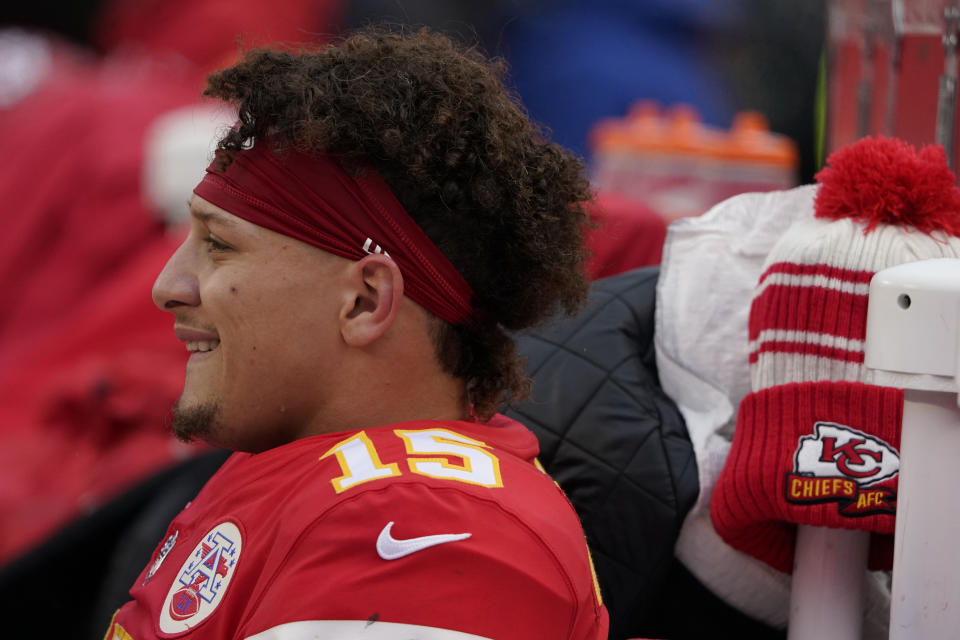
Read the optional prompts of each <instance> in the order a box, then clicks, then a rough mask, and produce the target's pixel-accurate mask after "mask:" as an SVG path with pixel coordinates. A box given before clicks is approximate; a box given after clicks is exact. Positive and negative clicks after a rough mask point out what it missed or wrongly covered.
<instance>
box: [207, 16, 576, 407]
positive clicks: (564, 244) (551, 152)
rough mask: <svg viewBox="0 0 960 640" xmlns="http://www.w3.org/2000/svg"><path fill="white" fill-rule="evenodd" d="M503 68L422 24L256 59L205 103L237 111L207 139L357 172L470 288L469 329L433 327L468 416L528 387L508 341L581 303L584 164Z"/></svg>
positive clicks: (211, 88)
mask: <svg viewBox="0 0 960 640" xmlns="http://www.w3.org/2000/svg"><path fill="white" fill-rule="evenodd" d="M504 73H505V65H504V63H503V62H502V61H496V60H494V61H491V60H488V59H487V58H485V57H484V56H483V55H482V54H481V53H480V52H478V51H477V50H476V49H474V48H468V47H464V46H462V45H458V44H456V43H454V42H453V41H451V40H450V39H449V38H447V37H446V36H443V35H440V34H437V33H432V32H430V31H428V30H426V29H423V30H420V31H417V32H415V33H409V34H398V33H391V32H388V31H386V30H383V29H378V28H369V29H366V30H363V31H360V32H356V33H354V34H353V35H351V36H349V37H347V38H346V39H345V40H344V41H343V42H341V43H338V44H336V45H332V46H328V47H326V48H323V49H320V50H314V51H297V52H288V51H278V50H265V49H261V50H254V51H250V52H248V53H247V54H246V55H245V56H244V58H243V59H242V60H241V61H240V62H239V63H237V64H236V65H234V66H233V67H230V68H228V69H225V70H223V71H219V72H216V73H214V74H212V75H211V76H210V78H209V85H208V87H207V89H206V91H205V92H204V95H206V96H210V97H215V98H220V99H223V100H226V101H228V102H231V103H233V104H235V105H237V106H238V107H239V119H240V123H239V126H238V127H236V128H235V129H233V130H231V131H230V132H228V133H226V134H225V135H224V137H223V138H222V139H221V140H220V142H219V147H220V148H222V149H230V150H239V149H241V148H243V147H244V145H245V143H248V142H249V141H250V139H258V138H264V137H270V138H272V139H273V140H275V141H276V140H279V141H280V143H281V144H290V145H292V147H293V148H295V149H297V150H299V151H302V152H306V153H314V154H316V153H330V154H336V155H337V156H338V157H339V158H341V161H342V162H343V163H344V164H349V163H350V161H351V160H352V159H353V160H362V161H364V162H369V163H371V164H373V166H374V167H375V168H376V169H377V171H379V172H380V174H381V176H382V177H383V179H384V180H385V181H386V183H387V184H388V185H389V186H390V188H391V189H392V190H393V192H394V193H395V194H396V196H397V198H398V199H399V201H400V202H401V203H402V204H403V206H404V208H405V209H406V210H407V212H409V214H410V216H411V217H412V218H413V219H414V220H415V221H416V222H417V224H419V225H420V227H421V228H422V229H423V230H424V231H425V232H426V234H427V235H428V236H429V237H430V239H431V240H432V241H433V242H434V243H435V244H436V245H437V247H439V248H440V250H441V251H442V252H443V253H444V254H445V255H446V256H447V258H448V259H449V260H450V262H451V263H453V265H454V267H456V269H457V270H458V271H459V272H460V273H461V274H462V275H463V277H464V279H466V281H467V282H468V283H469V284H470V286H471V287H472V288H473V290H474V297H473V300H472V304H473V308H474V317H473V318H472V320H471V322H469V323H467V324H464V325H460V326H452V325H449V324H447V323H445V322H443V321H441V320H439V319H437V320H436V323H435V325H434V330H433V334H434V335H433V338H434V342H435V345H436V352H437V357H438V358H439V360H440V362H441V364H442V365H443V367H444V369H445V370H446V371H448V372H450V373H452V374H453V375H455V376H458V377H460V378H462V379H464V380H465V381H466V386H467V391H468V394H469V399H470V402H471V403H472V404H473V408H474V413H475V414H476V415H477V416H478V417H479V418H481V419H486V418H488V417H489V416H490V415H492V414H493V413H494V412H495V411H496V410H497V409H498V408H499V406H500V405H501V403H502V402H504V401H505V400H507V399H510V400H517V399H519V398H522V397H524V396H525V395H526V394H527V393H528V392H529V380H528V379H527V377H526V375H525V370H524V363H523V361H522V359H520V358H519V357H518V355H517V353H516V349H515V345H514V342H513V339H512V338H511V337H510V335H509V333H508V332H510V331H516V330H520V329H524V328H527V327H530V326H533V325H535V324H537V323H539V322H541V321H542V320H544V319H546V318H547V317H549V316H550V315H551V314H553V313H554V312H555V311H556V310H557V307H558V306H562V307H563V308H564V310H566V311H567V312H568V313H572V312H574V311H576V310H577V309H578V308H579V307H580V306H581V305H582V303H583V301H584V300H585V298H586V291H587V282H586V277H585V275H584V263H585V260H586V251H585V249H584V242H583V236H584V231H585V228H586V227H587V226H588V225H589V221H588V220H589V219H588V216H587V214H586V212H585V209H584V207H585V204H586V202H587V201H588V200H589V199H590V197H591V194H590V191H589V184H588V182H587V179H586V178H585V177H584V172H583V165H582V163H581V162H580V161H579V160H578V159H577V158H575V157H574V156H573V155H571V154H570V153H568V152H567V151H565V150H564V149H562V148H561V147H559V146H557V145H556V144H553V143H551V142H550V141H548V140H547V139H546V137H545V136H544V135H543V133H542V132H541V131H540V130H539V129H538V128H537V127H536V126H535V125H534V124H533V123H531V121H530V119H529V117H528V116H527V115H526V113H525V111H524V109H523V108H522V107H521V106H520V103H519V100H518V99H517V98H516V96H515V95H513V94H512V93H511V92H510V91H509V90H508V89H507V88H506V87H505V85H504V81H503V77H504Z"/></svg>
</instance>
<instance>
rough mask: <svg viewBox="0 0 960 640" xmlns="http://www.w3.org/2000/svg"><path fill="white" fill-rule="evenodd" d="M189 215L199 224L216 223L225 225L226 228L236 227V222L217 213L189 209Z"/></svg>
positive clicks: (193, 208)
mask: <svg viewBox="0 0 960 640" xmlns="http://www.w3.org/2000/svg"><path fill="white" fill-rule="evenodd" d="M190 215H192V216H193V217H194V218H196V219H197V220H199V221H200V222H203V223H204V224H209V223H210V222H216V223H218V224H222V225H226V226H228V227H233V226H236V224H237V222H236V220H233V219H231V218H228V217H227V216H225V215H223V214H222V213H218V212H216V211H203V210H201V209H197V208H196V207H190Z"/></svg>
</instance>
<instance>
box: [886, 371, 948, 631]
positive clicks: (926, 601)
mask: <svg viewBox="0 0 960 640" xmlns="http://www.w3.org/2000/svg"><path fill="white" fill-rule="evenodd" d="M958 457H960V409H958V408H957V394H955V393H943V392H937V391H916V390H907V391H906V393H905V400H904V405H903V431H902V434H901V440H900V485H899V495H898V497H897V533H896V537H895V539H894V563H893V595H892V599H891V611H890V638H891V640H912V639H913V638H930V639H931V640H939V639H946V638H956V637H958V635H960V548H958V544H960V494H958V490H960V464H958V462H957V460H958Z"/></svg>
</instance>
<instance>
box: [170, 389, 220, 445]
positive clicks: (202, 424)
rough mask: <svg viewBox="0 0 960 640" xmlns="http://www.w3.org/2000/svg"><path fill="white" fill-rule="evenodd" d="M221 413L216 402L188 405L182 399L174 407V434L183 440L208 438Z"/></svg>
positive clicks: (191, 440)
mask: <svg viewBox="0 0 960 640" xmlns="http://www.w3.org/2000/svg"><path fill="white" fill-rule="evenodd" d="M219 413H220V406H219V405H218V404H217V403H216V402H209V403H203V404H197V405H191V406H186V405H184V403H183V399H181V400H180V402H178V403H177V405H176V406H175V407H174V408H173V422H172V424H171V430H172V431H173V435H174V436H176V437H177V439H178V440H181V441H183V442H193V441H195V440H208V439H209V438H210V435H211V434H212V433H213V430H214V427H215V426H216V423H217V417H218V415H219Z"/></svg>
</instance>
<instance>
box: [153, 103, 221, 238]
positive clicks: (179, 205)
mask: <svg viewBox="0 0 960 640" xmlns="http://www.w3.org/2000/svg"><path fill="white" fill-rule="evenodd" d="M236 120H237V115H236V112H235V111H233V110H231V109H230V108H229V107H226V106H224V105H222V104H198V105H189V106H186V107H181V108H179V109H174V110H172V111H168V112H167V113H165V114H163V115H161V116H159V117H158V118H157V119H156V120H154V121H153V123H152V124H151V125H150V128H149V129H148V130H147V133H146V137H145V142H144V146H145V148H144V162H143V172H144V173H143V191H144V197H145V198H146V199H147V202H148V204H149V205H150V206H151V208H153V209H155V210H156V211H158V212H160V213H161V214H162V215H163V218H164V220H165V221H166V222H167V225H168V226H175V225H178V224H181V223H183V222H186V221H187V219H188V217H189V216H188V214H189V212H188V209H187V203H188V202H189V200H190V197H191V196H192V194H193V188H194V187H195V186H197V183H198V182H200V180H201V179H202V178H203V173H204V169H206V168H207V165H208V164H210V160H211V159H212V158H213V152H214V149H215V148H216V141H217V137H218V134H220V133H223V132H224V131H225V130H226V129H229V128H230V127H232V126H233V124H234V123H235V122H236Z"/></svg>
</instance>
